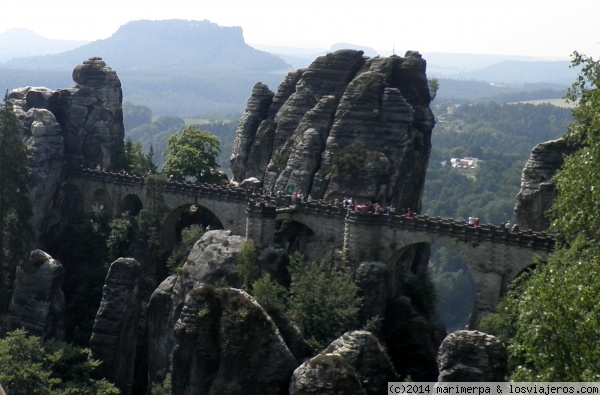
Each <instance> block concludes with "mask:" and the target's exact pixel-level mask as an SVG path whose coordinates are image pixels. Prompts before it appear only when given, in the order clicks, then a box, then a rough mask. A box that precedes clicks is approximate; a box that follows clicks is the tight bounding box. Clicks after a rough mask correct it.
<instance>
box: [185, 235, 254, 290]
mask: <svg viewBox="0 0 600 395" xmlns="http://www.w3.org/2000/svg"><path fill="white" fill-rule="evenodd" d="M243 245H244V239H243V238H242V237H241V236H232V235H231V231H230V230H211V231H208V232H206V233H205V234H204V235H203V236H202V237H201V238H200V240H198V241H197V242H196V244H194V247H193V248H192V251H191V252H190V253H189V255H188V258H187V261H186V263H185V264H184V265H183V274H182V280H183V281H184V282H189V283H195V284H203V283H206V284H217V283H219V282H223V281H225V282H226V283H227V284H229V285H231V286H233V287H238V288H239V287H241V286H242V280H241V278H240V275H239V273H238V269H237V266H238V263H239V259H238V256H239V253H240V252H241V251H242V247H243Z"/></svg>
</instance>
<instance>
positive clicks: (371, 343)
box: [290, 331, 400, 395]
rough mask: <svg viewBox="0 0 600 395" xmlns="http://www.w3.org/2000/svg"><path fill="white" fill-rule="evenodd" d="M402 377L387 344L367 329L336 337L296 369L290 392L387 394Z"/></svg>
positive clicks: (294, 393) (295, 394)
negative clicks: (385, 346)
mask: <svg viewBox="0 0 600 395" xmlns="http://www.w3.org/2000/svg"><path fill="white" fill-rule="evenodd" d="M390 381H400V380H399V377H398V375H397V374H396V372H395V370H394V367H393V366H392V363H391V361H390V359H389V357H388V356H387V354H386V352H385V349H384V347H383V345H382V344H381V343H380V342H379V340H377V338H376V337H375V336H374V335H373V334H372V333H370V332H367V331H354V332H348V333H345V334H344V335H342V336H341V337H340V338H338V339H337V340H335V341H333V342H332V343H331V344H330V345H329V346H328V347H327V348H326V349H325V350H323V352H321V353H320V354H319V355H317V356H316V357H314V358H312V359H310V360H309V361H306V362H304V363H303V364H302V365H301V366H300V367H299V368H298V369H296V370H295V371H294V375H293V378H292V382H291V384H290V394H293V395H300V394H323V395H325V394H332V395H333V394H342V393H343V394H366V395H375V394H383V393H385V392H386V391H387V383H388V382H390Z"/></svg>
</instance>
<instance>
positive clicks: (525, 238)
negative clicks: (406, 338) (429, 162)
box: [65, 166, 556, 250]
mask: <svg viewBox="0 0 600 395" xmlns="http://www.w3.org/2000/svg"><path fill="white" fill-rule="evenodd" d="M65 173H66V174H68V175H70V176H75V177H83V178H86V179H92V180H97V181H101V182H108V183H113V184H120V185H132V186H138V187H139V186H142V187H143V185H144V177H141V176H135V175H130V174H121V173H116V172H109V171H103V170H97V169H90V168H82V167H76V166H65ZM166 189H167V191H168V192H171V193H174V194H188V195H190V196H195V195H202V196H206V197H214V198H215V199H222V200H227V201H231V200H235V201H248V202H249V201H250V200H252V201H255V202H263V203H264V204H266V205H268V206H274V207H276V208H277V211H278V212H284V211H289V212H298V213H302V214H307V215H320V216H330V217H346V216H349V217H350V218H351V219H352V220H354V221H361V222H377V223H379V224H381V225H385V226H390V227H396V228H399V229H412V230H416V231H424V232H429V233H431V232H433V233H438V234H447V235H452V236H456V237H464V238H468V239H472V240H474V241H477V240H479V241H483V240H490V241H494V242H499V243H504V244H512V245H523V246H528V247H529V248H534V249H543V250H552V249H553V248H554V245H555V242H556V238H555V236H554V235H552V234H547V233H546V232H532V231H531V230H519V231H511V230H510V229H508V227H502V226H494V225H480V226H477V227H475V226H473V225H468V224H467V223H465V222H463V221H456V220H454V219H444V218H440V217H435V218H432V217H428V216H424V215H418V216H413V217H408V216H406V215H404V214H401V213H397V212H390V213H386V214H372V213H357V212H355V211H354V210H352V209H349V208H344V207H343V206H342V205H340V204H334V203H332V202H328V201H325V200H314V201H310V202H307V201H302V200H300V199H292V197H291V196H272V195H261V194H256V193H254V192H253V191H251V190H248V189H244V188H240V187H235V186H231V185H216V184H194V183H189V182H181V181H168V182H167V186H166Z"/></svg>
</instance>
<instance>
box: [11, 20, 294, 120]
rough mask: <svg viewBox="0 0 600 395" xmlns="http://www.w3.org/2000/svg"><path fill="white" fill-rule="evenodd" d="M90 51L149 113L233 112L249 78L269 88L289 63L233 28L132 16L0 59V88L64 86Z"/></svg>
mask: <svg viewBox="0 0 600 395" xmlns="http://www.w3.org/2000/svg"><path fill="white" fill-rule="evenodd" d="M93 56H99V57H101V58H103V59H104V60H105V61H106V63H107V64H108V65H109V66H110V67H111V68H112V69H113V70H115V71H116V72H117V75H118V76H119V78H120V79H121V84H122V86H123V96H124V100H127V101H130V102H133V103H136V104H141V105H146V106H148V107H150V108H151V109H152V110H153V111H154V115H178V116H197V115H200V114H203V115H207V114H223V113H241V112H242V111H243V110H244V107H245V104H246V101H247V100H248V98H249V97H250V93H251V92H252V87H253V86H254V84H255V83H256V82H259V81H260V82H263V83H265V84H267V85H269V86H270V87H271V89H273V90H276V89H277V86H278V85H279V83H280V82H281V81H282V80H283V78H284V76H285V74H286V72H287V71H288V70H290V69H291V67H290V66H289V65H288V64H287V63H286V62H284V61H283V60H282V59H281V58H279V57H277V56H276V55H273V54H270V53H267V52H264V51H260V50H257V49H255V48H252V47H250V46H249V45H247V44H246V43H245V41H244V37H243V35H242V29H241V28H240V27H222V26H218V25H216V24H214V23H211V22H209V21H183V20H166V21H135V22H130V23H128V24H126V25H124V26H122V27H121V28H120V29H119V30H118V31H117V32H116V33H115V34H113V35H112V36H111V37H110V38H107V39H105V40H99V41H94V42H92V43H89V44H86V45H83V46H81V47H79V48H76V49H73V50H70V51H67V52H64V53H60V54H56V55H47V56H35V57H27V58H19V59H13V60H11V61H9V62H6V63H3V64H0V90H2V91H5V90H6V89H12V88H16V87H20V86H24V85H38V86H39V85H41V86H47V87H49V88H52V89H56V88H59V87H62V88H66V87H69V86H71V85H73V82H72V81H71V78H70V77H71V72H72V70H73V69H74V68H75V66H77V65H79V64H81V63H82V62H83V61H84V60H86V59H88V58H90V57H93ZM57 84H60V85H58V86H56V85H57Z"/></svg>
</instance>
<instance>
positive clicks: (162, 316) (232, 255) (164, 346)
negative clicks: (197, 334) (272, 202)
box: [147, 230, 308, 383]
mask: <svg viewBox="0 0 600 395" xmlns="http://www.w3.org/2000/svg"><path fill="white" fill-rule="evenodd" d="M242 245H243V239H242V238H240V237H239V236H232V235H231V231H228V230H212V231H208V232H206V233H205V234H204V235H203V236H202V237H201V238H200V240H198V241H197V242H196V244H195V245H194V247H193V249H192V251H191V252H190V254H189V255H188V258H187V261H186V263H185V264H184V266H183V267H182V269H181V270H180V271H179V273H178V274H177V275H173V276H170V277H168V278H167V279H166V280H164V281H163V282H162V284H160V285H159V287H158V288H157V289H156V290H155V291H154V293H153V294H152V297H151V298H150V302H149V304H148V310H147V320H148V355H150V356H151V357H150V360H149V367H148V377H149V380H150V382H153V383H160V382H162V381H163V380H164V379H165V377H166V375H167V373H168V371H169V361H170V359H171V354H172V353H173V349H174V347H175V324H176V323H177V322H178V320H179V319H180V317H181V314H182V310H183V308H184V302H185V298H186V295H187V294H188V293H189V292H190V291H192V290H193V289H195V288H198V287H202V286H204V285H223V284H227V285H229V286H236V287H241V285H242V280H241V277H240V275H239V273H238V269H237V265H238V263H239V253H240V252H241V250H242ZM259 257H260V261H259V263H260V265H261V267H263V269H264V270H265V271H266V272H269V273H271V274H272V275H273V276H274V277H276V278H279V277H281V278H283V279H284V281H285V279H286V278H287V281H288V282H289V275H288V277H285V275H284V274H283V270H284V268H282V266H285V265H287V263H288V262H289V258H287V255H285V253H284V252H283V251H281V249H279V248H277V247H273V246H272V247H268V248H266V249H264V250H263V251H261V252H260V254H259ZM286 258H287V259H286ZM272 322H274V323H275V325H276V327H277V328H280V329H279V333H280V334H278V336H281V337H282V339H283V340H284V343H286V344H287V345H288V346H287V347H288V348H289V349H290V350H291V353H292V354H293V355H294V356H295V357H296V358H299V359H301V358H304V357H306V356H307V353H308V346H307V345H306V342H305V341H304V339H303V338H302V336H301V335H300V333H299V331H298V328H297V327H295V325H294V324H293V323H292V322H290V321H289V319H288V318H287V317H286V316H285V315H283V314H274V318H273V320H272Z"/></svg>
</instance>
